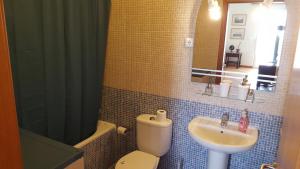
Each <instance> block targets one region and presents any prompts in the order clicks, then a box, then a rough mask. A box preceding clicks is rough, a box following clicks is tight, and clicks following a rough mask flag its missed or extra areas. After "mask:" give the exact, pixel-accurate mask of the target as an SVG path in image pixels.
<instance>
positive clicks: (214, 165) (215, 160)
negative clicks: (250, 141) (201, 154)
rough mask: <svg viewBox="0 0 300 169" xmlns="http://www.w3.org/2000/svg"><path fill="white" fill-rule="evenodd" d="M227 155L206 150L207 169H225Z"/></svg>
mask: <svg viewBox="0 0 300 169" xmlns="http://www.w3.org/2000/svg"><path fill="white" fill-rule="evenodd" d="M228 157H229V154H225V153H220V152H216V151H213V150H208V163H207V169H227V165H228Z"/></svg>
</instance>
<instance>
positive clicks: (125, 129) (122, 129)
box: [117, 126, 128, 135]
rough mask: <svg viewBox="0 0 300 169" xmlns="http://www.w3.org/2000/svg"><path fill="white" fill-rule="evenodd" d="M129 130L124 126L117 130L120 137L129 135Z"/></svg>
mask: <svg viewBox="0 0 300 169" xmlns="http://www.w3.org/2000/svg"><path fill="white" fill-rule="evenodd" d="M127 131H128V130H127V128H125V127H122V126H119V127H118V129H117V132H118V134H120V135H126V134H127Z"/></svg>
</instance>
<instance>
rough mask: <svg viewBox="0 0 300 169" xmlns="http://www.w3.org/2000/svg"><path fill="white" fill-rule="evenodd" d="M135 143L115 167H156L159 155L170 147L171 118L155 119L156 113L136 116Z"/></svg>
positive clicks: (134, 168)
mask: <svg viewBox="0 0 300 169" xmlns="http://www.w3.org/2000/svg"><path fill="white" fill-rule="evenodd" d="M136 120H137V145H138V149H139V150H136V151H133V152H131V153H129V154H127V155H125V156H123V157H122V158H120V159H119V161H118V162H117V164H116V166H115V169H156V168H157V166H158V163H159V157H161V156H163V155H165V154H166V153H167V152H168V151H169V149H170V147H171V139H172V120H170V119H166V120H164V121H157V120H156V115H150V114H142V115H139V116H138V117H137V119H136Z"/></svg>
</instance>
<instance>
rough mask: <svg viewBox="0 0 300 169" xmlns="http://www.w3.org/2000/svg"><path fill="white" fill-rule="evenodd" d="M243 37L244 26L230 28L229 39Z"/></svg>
mask: <svg viewBox="0 0 300 169" xmlns="http://www.w3.org/2000/svg"><path fill="white" fill-rule="evenodd" d="M244 38H245V29H244V28H232V29H231V33H230V39H241V40H243V39H244Z"/></svg>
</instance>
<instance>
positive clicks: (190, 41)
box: [184, 38, 194, 48]
mask: <svg viewBox="0 0 300 169" xmlns="http://www.w3.org/2000/svg"><path fill="white" fill-rule="evenodd" d="M184 47H186V48H192V47H194V39H193V38H185V41H184Z"/></svg>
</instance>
